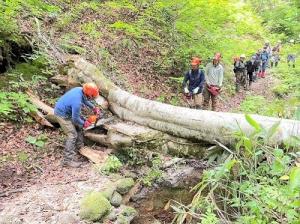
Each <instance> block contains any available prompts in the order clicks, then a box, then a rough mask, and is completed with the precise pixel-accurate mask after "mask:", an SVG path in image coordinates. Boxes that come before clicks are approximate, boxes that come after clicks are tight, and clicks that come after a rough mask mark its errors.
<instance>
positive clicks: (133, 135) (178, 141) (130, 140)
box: [27, 92, 211, 163]
mask: <svg viewBox="0 0 300 224" xmlns="http://www.w3.org/2000/svg"><path fill="white" fill-rule="evenodd" d="M27 94H28V96H29V98H30V100H31V102H32V103H33V104H34V105H35V106H36V107H37V108H38V109H40V110H41V111H43V113H45V114H46V115H45V116H44V117H45V118H46V119H48V120H49V121H50V122H52V123H57V120H56V116H54V110H53V108H52V107H50V106H48V105H47V104H45V103H43V102H42V101H41V100H39V98H38V97H37V96H36V95H34V94H33V93H32V92H27ZM99 102H104V105H105V104H106V103H105V101H103V100H99ZM41 116H42V115H41ZM111 122H113V123H112V124H108V123H111ZM42 124H43V123H42ZM43 125H45V124H43ZM95 126H96V127H101V128H102V130H103V129H104V130H105V132H104V133H103V134H98V133H97V131H98V129H97V128H96V129H94V130H93V129H92V130H91V129H86V130H85V131H84V135H85V137H86V138H88V139H90V140H91V141H93V142H96V143H99V144H101V145H104V146H107V147H109V148H113V149H123V150H126V149H128V148H131V149H137V150H150V151H155V152H159V153H162V154H169V155H174V156H186V157H187V156H193V157H198V158H202V157H204V156H206V155H208V154H209V153H211V152H210V151H209V152H208V151H207V150H206V149H207V148H208V146H209V145H207V144H203V143H199V142H192V141H190V140H187V139H183V138H180V137H175V136H171V135H169V134H166V133H163V132H161V131H157V130H153V129H151V128H147V127H145V126H140V125H137V124H130V123H125V122H118V119H117V118H114V117H110V118H104V119H100V120H99V121H98V122H97V124H96V125H95ZM80 153H81V154H82V155H84V156H86V157H87V158H88V159H90V160H91V161H92V162H94V163H98V162H99V155H98V154H99V152H96V151H93V150H91V149H88V148H85V149H82V150H80ZM100 154H101V153H100Z"/></svg>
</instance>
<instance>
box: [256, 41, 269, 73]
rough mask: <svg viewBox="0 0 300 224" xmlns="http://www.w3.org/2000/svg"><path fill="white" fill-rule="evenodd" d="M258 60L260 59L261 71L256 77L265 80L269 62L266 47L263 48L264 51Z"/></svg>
mask: <svg viewBox="0 0 300 224" xmlns="http://www.w3.org/2000/svg"><path fill="white" fill-rule="evenodd" d="M260 59H261V70H260V72H259V73H258V76H259V77H260V78H265V77H266V69H267V65H268V60H269V53H268V52H267V47H266V46H265V47H264V49H263V51H262V53H261V55H260Z"/></svg>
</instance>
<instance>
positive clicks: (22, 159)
mask: <svg viewBox="0 0 300 224" xmlns="http://www.w3.org/2000/svg"><path fill="white" fill-rule="evenodd" d="M17 157H18V160H19V161H20V162H22V163H25V162H27V161H28V159H29V155H28V153H26V152H24V151H21V152H18V154H17Z"/></svg>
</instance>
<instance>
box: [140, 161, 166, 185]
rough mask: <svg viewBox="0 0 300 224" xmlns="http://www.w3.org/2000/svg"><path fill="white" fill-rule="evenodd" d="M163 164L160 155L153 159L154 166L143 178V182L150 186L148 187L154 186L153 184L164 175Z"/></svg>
mask: <svg viewBox="0 0 300 224" xmlns="http://www.w3.org/2000/svg"><path fill="white" fill-rule="evenodd" d="M161 164H162V161H161V158H160V157H156V158H154V159H153V160H152V167H151V168H150V170H149V171H148V172H147V173H146V174H145V176H144V177H143V178H142V179H141V181H142V183H143V184H144V185H145V186H148V187H150V186H152V184H153V183H154V182H155V181H158V180H159V179H160V178H161V177H162V174H163V172H162V171H161V169H160V167H161Z"/></svg>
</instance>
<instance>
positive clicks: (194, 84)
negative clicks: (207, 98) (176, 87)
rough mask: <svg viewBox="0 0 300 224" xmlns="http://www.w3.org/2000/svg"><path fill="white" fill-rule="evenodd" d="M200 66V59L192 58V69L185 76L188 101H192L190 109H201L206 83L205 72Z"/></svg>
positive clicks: (183, 84)
mask: <svg viewBox="0 0 300 224" xmlns="http://www.w3.org/2000/svg"><path fill="white" fill-rule="evenodd" d="M200 64H201V60H200V58H197V57H194V58H192V61H191V69H190V70H189V71H188V72H187V73H186V74H185V76H184V79H183V83H182V86H183V89H184V94H185V96H186V98H187V100H188V101H189V100H190V99H192V104H191V105H190V107H194V108H196V109H200V108H201V103H202V90H203V85H204V81H205V78H204V71H203V70H202V69H200V68H199V66H200Z"/></svg>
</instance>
